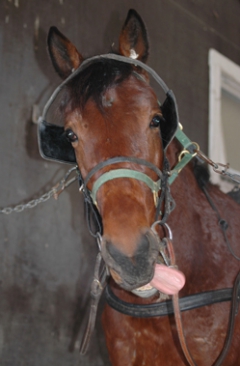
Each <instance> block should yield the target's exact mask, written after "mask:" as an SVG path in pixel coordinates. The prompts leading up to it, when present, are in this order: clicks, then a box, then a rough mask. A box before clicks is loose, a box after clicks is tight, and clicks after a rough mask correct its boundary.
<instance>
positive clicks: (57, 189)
mask: <svg viewBox="0 0 240 366" xmlns="http://www.w3.org/2000/svg"><path fill="white" fill-rule="evenodd" d="M76 170H77V167H74V168H71V169H69V170H68V172H67V173H66V174H65V176H64V178H63V179H61V181H60V182H59V183H57V184H56V185H55V186H54V187H52V188H51V189H50V191H48V192H46V193H44V194H43V195H42V196H40V197H38V198H36V199H34V200H31V201H29V202H27V203H21V204H19V205H16V206H13V207H4V208H2V209H0V213H2V214H5V215H9V214H11V213H13V212H18V213H19V212H22V211H24V210H25V209H26V208H33V207H36V206H37V205H38V204H39V203H42V202H46V201H48V200H49V199H50V198H51V197H54V198H55V199H56V200H57V199H58V197H59V195H60V194H61V193H62V192H63V191H64V189H65V188H67V187H68V186H69V185H70V184H72V183H73V182H75V181H76V180H77V179H78V176H77V175H76V176H75V177H73V178H71V179H69V180H67V179H68V178H69V176H70V174H71V173H72V172H73V171H76Z"/></svg>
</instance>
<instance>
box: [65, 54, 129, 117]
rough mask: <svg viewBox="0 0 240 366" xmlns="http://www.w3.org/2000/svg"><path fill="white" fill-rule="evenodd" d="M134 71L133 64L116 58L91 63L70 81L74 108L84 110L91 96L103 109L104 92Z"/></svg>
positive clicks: (69, 86) (69, 88) (69, 85)
mask: <svg viewBox="0 0 240 366" xmlns="http://www.w3.org/2000/svg"><path fill="white" fill-rule="evenodd" d="M132 71H133V68H132V66H131V65H129V64H125V63H123V62H119V61H115V60H106V59H105V60H101V61H99V62H96V63H94V64H92V65H90V66H89V67H88V68H86V69H85V70H83V71H82V72H80V73H79V74H78V75H76V76H75V77H74V78H73V79H72V80H71V81H70V82H69V83H68V90H69V93H70V98H69V99H70V100H71V107H72V109H75V108H80V109H81V110H83V108H84V106H85V105H86V103H87V101H88V100H89V99H90V98H92V99H93V100H94V101H95V102H96V104H97V106H98V108H100V109H102V108H103V105H102V100H103V99H102V96H103V94H104V92H105V91H106V90H107V89H108V88H109V87H112V86H114V85H118V84H120V83H121V82H123V81H124V80H126V79H127V78H128V77H129V75H130V74H131V72H132Z"/></svg>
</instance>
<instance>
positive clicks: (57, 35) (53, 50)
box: [47, 27, 83, 79]
mask: <svg viewBox="0 0 240 366" xmlns="http://www.w3.org/2000/svg"><path fill="white" fill-rule="evenodd" d="M47 44H48V52H49V55H50V57H51V60H52V64H53V66H54V68H55V70H56V71H57V73H58V75H59V76H60V77H61V78H62V79H66V78H67V77H68V76H69V75H70V74H71V73H72V72H73V71H74V70H76V69H77V68H78V67H79V66H80V65H81V63H82V61H83V57H82V55H81V54H80V53H79V52H78V50H77V49H76V47H75V46H74V45H73V44H72V43H71V42H70V41H69V39H67V38H66V37H65V36H64V35H63V34H62V33H61V32H60V31H59V30H58V29H57V28H56V27H51V28H50V30H49V33H48V39H47Z"/></svg>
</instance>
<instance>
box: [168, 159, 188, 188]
mask: <svg viewBox="0 0 240 366" xmlns="http://www.w3.org/2000/svg"><path fill="white" fill-rule="evenodd" d="M192 158H193V154H191V153H188V154H186V155H184V157H183V158H182V160H181V161H180V162H179V163H178V164H177V165H176V166H175V168H173V169H172V170H171V175H170V177H169V178H168V182H169V184H170V185H171V184H172V183H173V182H174V181H175V179H176V178H177V176H178V174H179V173H180V171H181V170H182V169H183V168H184V167H185V166H186V165H187V164H188V163H189V161H191V160H192Z"/></svg>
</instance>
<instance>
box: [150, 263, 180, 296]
mask: <svg viewBox="0 0 240 366" xmlns="http://www.w3.org/2000/svg"><path fill="white" fill-rule="evenodd" d="M150 284H151V285H152V286H153V287H155V288H156V289H158V290H159V291H161V292H163V293H164V294H167V295H174V294H176V293H177V292H178V291H180V290H181V288H182V287H183V286H184V284H185V276H184V274H183V273H182V272H180V271H179V270H178V269H174V268H170V267H167V266H165V265H164V264H156V266H155V272H154V276H153V279H152V281H151V282H150Z"/></svg>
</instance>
